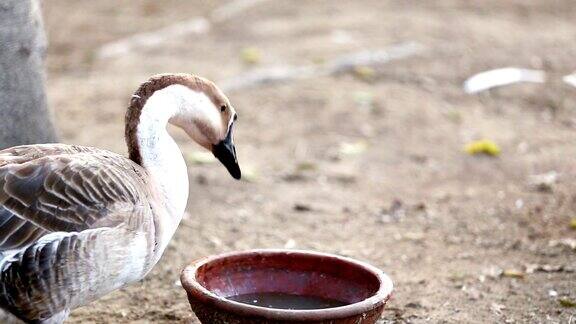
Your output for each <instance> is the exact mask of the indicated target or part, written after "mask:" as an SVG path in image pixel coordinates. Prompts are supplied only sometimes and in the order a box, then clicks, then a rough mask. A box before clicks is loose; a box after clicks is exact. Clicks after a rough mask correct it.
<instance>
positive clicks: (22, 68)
mask: <svg viewBox="0 0 576 324" xmlns="http://www.w3.org/2000/svg"><path fill="white" fill-rule="evenodd" d="M45 52H46V36H45V33H44V26H43V22H42V12H41V10H40V3H39V0H0V149H2V148H6V147H10V146H15V145H21V144H33V143H48V142H55V141H56V135H55V132H54V127H53V126H52V122H51V119H50V115H49V113H48V109H47V107H46V94H45V92H44V56H45Z"/></svg>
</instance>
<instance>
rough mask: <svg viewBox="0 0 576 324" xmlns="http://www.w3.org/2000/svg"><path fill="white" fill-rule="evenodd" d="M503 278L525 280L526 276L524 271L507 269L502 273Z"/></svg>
mask: <svg viewBox="0 0 576 324" xmlns="http://www.w3.org/2000/svg"><path fill="white" fill-rule="evenodd" d="M502 276H504V277H509V278H520V279H521V278H524V276H526V274H525V273H524V272H522V271H518V270H514V269H506V270H504V271H503V272H502Z"/></svg>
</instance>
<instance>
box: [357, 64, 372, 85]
mask: <svg viewBox="0 0 576 324" xmlns="http://www.w3.org/2000/svg"><path fill="white" fill-rule="evenodd" d="M354 75H355V76H356V77H357V78H358V79H360V80H363V81H373V80H374V76H375V75H376V72H375V71H374V69H373V68H371V67H369V66H356V67H354Z"/></svg>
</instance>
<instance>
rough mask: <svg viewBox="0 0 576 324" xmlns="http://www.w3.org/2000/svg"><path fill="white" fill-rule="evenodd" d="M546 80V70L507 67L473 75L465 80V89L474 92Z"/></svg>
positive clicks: (467, 91)
mask: <svg viewBox="0 0 576 324" xmlns="http://www.w3.org/2000/svg"><path fill="white" fill-rule="evenodd" d="M545 81H546V74H545V73H544V71H541V70H530V69H520V68H514V67H507V68H502V69H495V70H489V71H484V72H481V73H478V74H475V75H473V76H472V77H470V78H468V80H466V81H465V82H464V91H466V93H469V94H473V93H478V92H482V91H485V90H488V89H491V88H495V87H501V86H505V85H509V84H514V83H519V82H532V83H543V82H545Z"/></svg>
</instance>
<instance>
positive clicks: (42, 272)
mask: <svg viewBox="0 0 576 324" xmlns="http://www.w3.org/2000/svg"><path fill="white" fill-rule="evenodd" d="M146 179H147V175H146V174H145V172H144V170H142V169H141V168H140V167H139V166H137V165H136V164H134V163H132V162H131V161H129V160H127V159H125V158H123V157H121V156H119V155H116V154H113V153H110V152H106V151H102V150H97V149H92V148H85V147H75V146H68V145H33V146H22V147H16V148H11V149H8V150H4V151H0V253H2V252H4V253H5V255H4V256H3V257H0V307H2V308H5V309H7V310H9V311H11V312H12V313H13V314H14V315H16V316H18V317H20V318H21V319H23V320H26V321H38V320H46V319H50V318H51V317H52V316H55V314H59V313H61V312H66V311H67V310H69V309H71V308H74V307H76V306H79V305H83V304H86V303H88V302H90V301H92V300H94V299H96V298H98V297H100V296H102V295H104V294H107V293H109V292H111V291H113V290H114V289H117V288H119V287H121V286H122V285H124V284H125V283H127V282H131V281H134V280H137V279H139V278H141V277H142V276H143V275H144V274H145V273H146V272H147V271H148V270H149V269H150V267H151V264H150V262H151V261H150V260H151V258H150V255H151V254H152V253H153V250H154V247H155V245H154V239H153V237H152V235H153V230H151V229H153V227H154V225H153V218H152V212H151V208H150V206H149V204H148V195H149V193H148V192H147V190H146V188H147V187H148V186H147V185H146V182H145V181H146Z"/></svg>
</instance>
